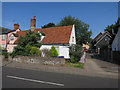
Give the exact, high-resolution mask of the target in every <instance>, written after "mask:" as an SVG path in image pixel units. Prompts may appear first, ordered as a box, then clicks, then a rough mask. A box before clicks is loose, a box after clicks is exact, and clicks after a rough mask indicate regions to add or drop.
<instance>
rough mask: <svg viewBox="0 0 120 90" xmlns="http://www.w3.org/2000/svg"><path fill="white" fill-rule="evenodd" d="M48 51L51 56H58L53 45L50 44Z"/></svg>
mask: <svg viewBox="0 0 120 90" xmlns="http://www.w3.org/2000/svg"><path fill="white" fill-rule="evenodd" d="M50 51H51V56H52V57H57V56H58V52H57V50H56V49H55V46H52V47H51V49H50Z"/></svg>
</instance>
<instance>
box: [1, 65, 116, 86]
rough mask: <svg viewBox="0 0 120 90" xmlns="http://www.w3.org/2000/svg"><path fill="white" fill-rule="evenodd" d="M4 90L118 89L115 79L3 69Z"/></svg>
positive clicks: (10, 68)
mask: <svg viewBox="0 0 120 90" xmlns="http://www.w3.org/2000/svg"><path fill="white" fill-rule="evenodd" d="M2 69H3V78H2V79H3V80H2V82H3V84H2V85H3V88H118V80H117V79H113V78H101V77H90V76H82V75H71V74H63V73H55V72H44V71H36V70H28V69H20V68H19V69H18V68H12V67H3V68H2Z"/></svg>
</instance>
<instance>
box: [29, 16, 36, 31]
mask: <svg viewBox="0 0 120 90" xmlns="http://www.w3.org/2000/svg"><path fill="white" fill-rule="evenodd" d="M30 29H31V31H34V30H35V29H36V19H35V16H34V17H33V18H32V19H31V24H30Z"/></svg>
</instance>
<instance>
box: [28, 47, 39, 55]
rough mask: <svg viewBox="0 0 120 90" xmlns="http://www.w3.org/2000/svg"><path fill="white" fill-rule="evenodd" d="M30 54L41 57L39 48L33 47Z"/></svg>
mask: <svg viewBox="0 0 120 90" xmlns="http://www.w3.org/2000/svg"><path fill="white" fill-rule="evenodd" d="M30 54H31V55H37V56H41V51H40V50H39V49H38V48H37V47H31V50H30Z"/></svg>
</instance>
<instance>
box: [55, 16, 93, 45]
mask: <svg viewBox="0 0 120 90" xmlns="http://www.w3.org/2000/svg"><path fill="white" fill-rule="evenodd" d="M73 24H74V25H75V30H76V31H75V32H76V40H77V44H81V45H82V44H83V43H84V44H86V43H87V42H90V39H91V38H90V37H91V35H92V31H91V30H90V31H88V29H89V25H88V24H86V23H84V22H82V21H81V20H79V19H78V18H75V17H72V16H65V17H64V18H63V19H62V20H61V21H60V22H59V23H58V25H57V26H69V25H73Z"/></svg>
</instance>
